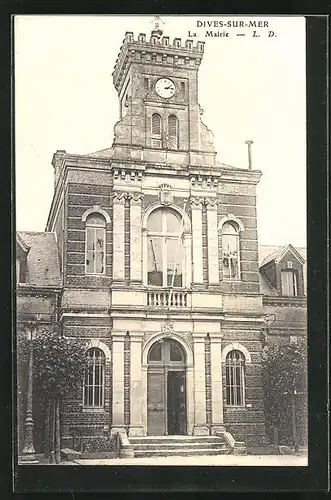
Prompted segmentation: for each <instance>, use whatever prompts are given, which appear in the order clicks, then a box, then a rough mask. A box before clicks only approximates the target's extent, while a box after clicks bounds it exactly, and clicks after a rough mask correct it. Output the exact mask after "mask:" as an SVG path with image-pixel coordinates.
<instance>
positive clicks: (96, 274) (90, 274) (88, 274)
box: [85, 273, 106, 276]
mask: <svg viewBox="0 0 331 500" xmlns="http://www.w3.org/2000/svg"><path fill="white" fill-rule="evenodd" d="M85 276H106V273H85Z"/></svg>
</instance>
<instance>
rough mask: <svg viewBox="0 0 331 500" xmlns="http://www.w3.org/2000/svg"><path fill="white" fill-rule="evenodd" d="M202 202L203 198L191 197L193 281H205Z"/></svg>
mask: <svg viewBox="0 0 331 500" xmlns="http://www.w3.org/2000/svg"><path fill="white" fill-rule="evenodd" d="M202 203H203V198H202V197H198V196H193V197H191V199H190V204H191V210H192V242H193V245H192V246H193V259H192V261H193V263H194V265H193V283H200V284H202V283H203V266H202Z"/></svg>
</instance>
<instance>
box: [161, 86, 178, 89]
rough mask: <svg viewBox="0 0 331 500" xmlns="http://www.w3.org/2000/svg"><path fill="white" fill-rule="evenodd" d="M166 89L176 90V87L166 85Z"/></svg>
mask: <svg viewBox="0 0 331 500" xmlns="http://www.w3.org/2000/svg"><path fill="white" fill-rule="evenodd" d="M164 89H165V90H168V89H171V90H175V89H174V87H171V86H170V87H164Z"/></svg>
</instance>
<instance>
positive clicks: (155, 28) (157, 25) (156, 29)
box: [152, 16, 164, 36]
mask: <svg viewBox="0 0 331 500" xmlns="http://www.w3.org/2000/svg"><path fill="white" fill-rule="evenodd" d="M161 23H162V24H164V21H162V19H161V18H160V16H155V18H154V19H153V21H152V25H153V29H152V34H159V35H160V36H161V35H162V33H163V30H162V28H161V26H160V25H161Z"/></svg>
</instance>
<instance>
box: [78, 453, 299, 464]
mask: <svg viewBox="0 0 331 500" xmlns="http://www.w3.org/2000/svg"><path fill="white" fill-rule="evenodd" d="M77 464H79V465H112V466H118V465H149V466H150V465H157V466H160V465H161V466H166V465H170V466H186V465H201V466H206V465H218V466H221V465H223V466H235V467H240V466H259V465H261V466H264V467H272V466H279V467H288V466H294V467H302V466H306V465H308V459H307V456H302V455H301V456H299V455H238V456H236V455H216V456H215V455H214V456H196V457H175V456H171V457H153V458H151V457H148V458H132V459H124V458H112V459H99V460H97V459H96V460H87V459H85V460H83V459H79V460H75V461H74V462H73V463H72V465H77Z"/></svg>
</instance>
